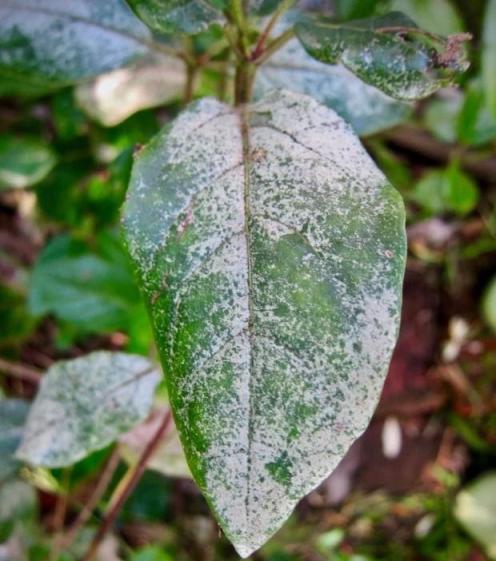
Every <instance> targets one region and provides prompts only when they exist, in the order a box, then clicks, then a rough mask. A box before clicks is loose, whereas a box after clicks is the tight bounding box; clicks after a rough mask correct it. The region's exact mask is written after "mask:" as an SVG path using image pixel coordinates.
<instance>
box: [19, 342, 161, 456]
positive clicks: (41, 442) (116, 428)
mask: <svg viewBox="0 0 496 561" xmlns="http://www.w3.org/2000/svg"><path fill="white" fill-rule="evenodd" d="M159 380H160V373H159V371H158V370H157V369H156V368H155V367H154V366H153V365H152V364H151V363H150V361H149V360H148V359H146V358H144V357H141V356H137V355H129V354H126V353H112V352H107V351H98V352H94V353H91V354H89V355H86V356H84V357H81V358H78V359H74V360H69V361H63V362H59V363H56V364H55V365H54V366H52V367H51V368H50V369H49V370H48V372H47V373H46V375H45V376H44V377H43V380H42V382H41V385H40V389H39V392H38V394H37V396H36V399H35V401H34V403H33V405H32V407H31V410H30V412H29V415H28V419H27V422H26V427H25V431H24V436H23V440H22V443H21V445H20V447H19V450H18V452H17V456H18V457H19V458H20V459H22V460H25V461H27V462H29V463H32V464H34V465H41V466H46V467H61V466H66V465H71V464H73V463H75V462H76V461H78V460H80V459H81V458H84V457H85V456H87V455H88V454H89V453H90V452H92V451H94V450H98V449H100V448H103V447H105V446H106V445H108V444H109V443H111V442H112V441H114V440H115V439H116V438H117V437H118V436H119V435H120V434H122V433H123V432H126V431H127V430H129V429H131V428H132V427H133V426H134V425H136V424H137V423H138V422H139V421H141V420H143V419H144V418H145V417H146V416H147V414H148V412H149V411H150V408H151V406H152V403H153V395H154V391H155V387H156V385H157V384H158V382H159Z"/></svg>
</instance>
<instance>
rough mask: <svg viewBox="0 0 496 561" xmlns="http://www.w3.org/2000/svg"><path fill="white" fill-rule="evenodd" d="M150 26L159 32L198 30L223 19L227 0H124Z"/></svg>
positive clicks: (190, 31) (192, 31)
mask: <svg viewBox="0 0 496 561" xmlns="http://www.w3.org/2000/svg"><path fill="white" fill-rule="evenodd" d="M127 2H128V4H129V5H130V6H131V7H132V8H133V10H134V11H135V13H136V14H137V15H138V16H139V17H140V18H141V19H142V20H143V21H144V22H145V23H146V24H147V25H148V26H149V27H150V28H151V29H153V30H155V31H158V32H162V33H174V32H178V31H180V32H183V33H198V32H200V31H203V30H205V29H207V27H209V26H210V25H211V24H213V23H221V22H222V21H223V18H224V16H223V13H222V11H223V9H224V8H225V7H226V6H227V4H228V2H227V0H127Z"/></svg>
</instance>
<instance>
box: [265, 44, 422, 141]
mask: <svg viewBox="0 0 496 561" xmlns="http://www.w3.org/2000/svg"><path fill="white" fill-rule="evenodd" d="M274 88H288V89H291V90H292V91H294V92H298V93H303V94H307V95H311V96H312V97H313V98H315V99H316V100H317V101H320V102H321V103H323V104H324V105H327V106H328V107H330V108H331V109H334V111H336V113H337V114H338V115H340V116H341V117H343V119H344V120H345V121H347V122H348V123H350V125H351V126H352V127H353V129H354V130H355V132H356V133H357V134H358V135H360V136H366V135H369V134H375V133H377V132H379V131H381V130H384V129H387V128H389V127H393V126H395V125H398V124H399V123H401V122H402V121H404V120H405V119H407V118H408V116H409V115H410V113H411V107H410V105H409V104H407V103H404V102H401V101H398V100H396V99H393V98H391V97H389V96H387V95H385V94H383V93H382V92H381V91H380V90H378V89H377V88H374V87H372V86H369V85H368V84H366V83H365V82H362V80H360V79H359V78H357V77H356V76H354V75H353V74H352V73H351V72H350V71H349V70H347V69H346V68H345V67H344V66H342V65H333V64H332V65H331V64H324V63H322V62H318V61H317V60H315V59H313V58H312V57H311V56H310V55H308V54H307V53H306V52H305V49H304V48H303V47H302V46H301V44H300V43H299V42H298V41H297V40H296V39H293V40H291V41H290V42H289V43H288V44H287V45H285V46H284V47H283V48H282V49H281V50H280V51H278V52H276V53H275V54H274V56H272V57H271V58H270V59H269V60H268V61H267V62H266V63H265V64H264V65H263V66H262V67H261V68H260V69H259V71H258V72H257V80H256V83H255V95H259V94H260V93H266V92H268V91H269V90H270V89H274Z"/></svg>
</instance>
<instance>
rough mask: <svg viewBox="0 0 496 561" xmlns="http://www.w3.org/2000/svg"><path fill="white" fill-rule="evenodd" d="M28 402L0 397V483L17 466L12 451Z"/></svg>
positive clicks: (22, 427)
mask: <svg viewBox="0 0 496 561" xmlns="http://www.w3.org/2000/svg"><path fill="white" fill-rule="evenodd" d="M28 411H29V404H28V403H27V402H26V401H22V400H21V399H0V484H1V482H2V481H4V480H5V479H7V478H8V477H10V476H11V475H13V474H14V473H15V472H16V471H17V468H18V467H19V461H18V460H16V459H15V458H14V453H15V451H16V449H17V447H18V446H19V442H20V441H21V438H22V434H23V430H24V423H25V421H26V416H27V414H28Z"/></svg>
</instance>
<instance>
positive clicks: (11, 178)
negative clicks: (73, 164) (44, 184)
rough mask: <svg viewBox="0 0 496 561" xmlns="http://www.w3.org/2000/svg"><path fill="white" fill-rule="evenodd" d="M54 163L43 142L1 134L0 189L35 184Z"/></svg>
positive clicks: (49, 151) (53, 157)
mask: <svg viewBox="0 0 496 561" xmlns="http://www.w3.org/2000/svg"><path fill="white" fill-rule="evenodd" d="M0 25H1V23H0ZM0 56H1V55H0ZM54 164H55V155H54V153H53V152H52V150H51V149H50V148H49V147H48V146H47V145H46V144H44V143H43V142H40V141H39V140H35V139H31V138H17V137H14V136H10V135H6V134H4V135H1V136H0V190H2V189H9V188H11V189H12V188H22V187H29V186H30V185H34V184H35V183H37V182H38V181H41V180H42V179H43V178H44V177H45V176H46V175H47V174H48V173H49V171H50V170H51V169H52V168H53V166H54Z"/></svg>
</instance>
